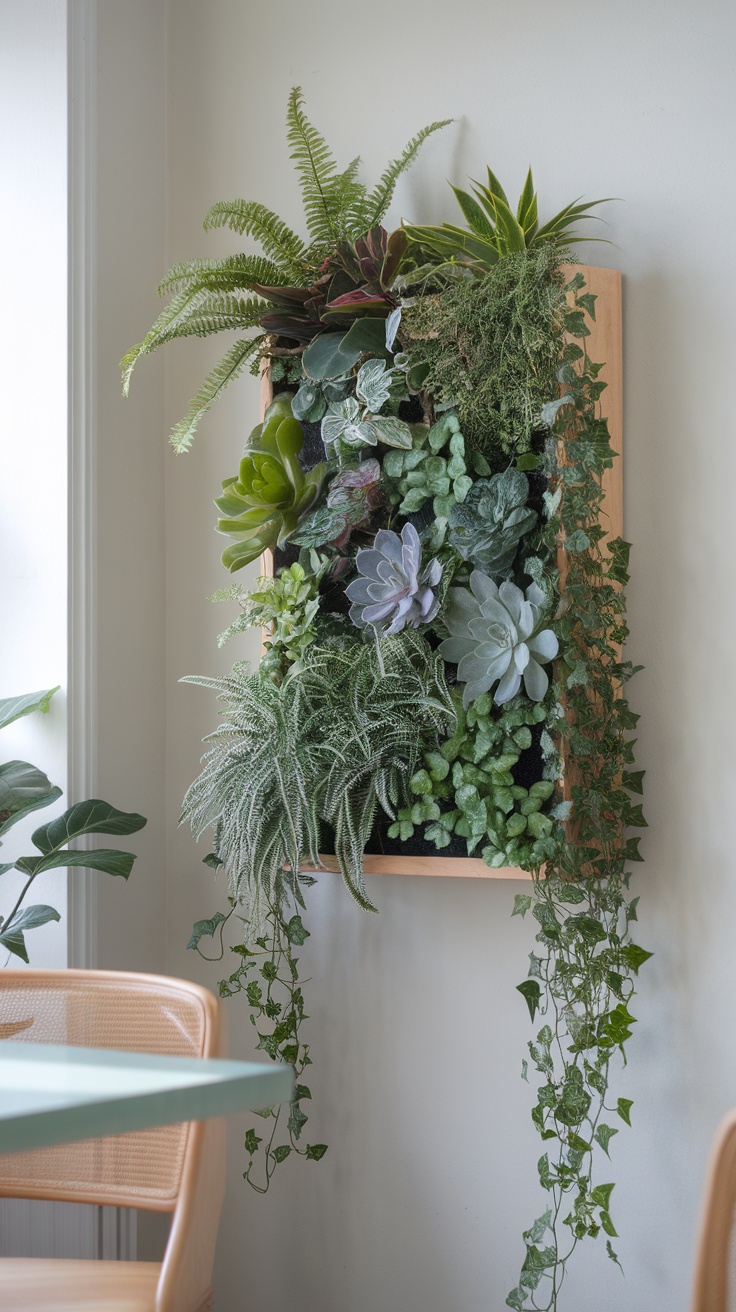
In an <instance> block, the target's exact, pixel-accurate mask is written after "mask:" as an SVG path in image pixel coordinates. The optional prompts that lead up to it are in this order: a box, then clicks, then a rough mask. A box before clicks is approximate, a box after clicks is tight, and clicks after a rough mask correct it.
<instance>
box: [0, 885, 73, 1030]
mask: <svg viewBox="0 0 736 1312" xmlns="http://www.w3.org/2000/svg"><path fill="white" fill-rule="evenodd" d="M50 920H61V916H60V915H59V913H58V911H57V910H56V908H55V907H47V906H43V905H41V904H39V905H37V906H33V907H24V908H23V910H22V911H19V912H18V913H17V914H16V915H15V916H13V919H12V921H11V923H10V928H9V929H1V930H0V944H2V946H3V947H5V948H7V949H8V951H9V952H12V953H13V954H14V955H15V956H16V957H20V959H21V961H25V962H27V961H28V952H27V950H26V942H25V939H24V937H23V934H24V931H26V930H29V929H38V927H39V926H40V925H47V924H48V923H49V921H50ZM21 1028H26V1027H25V1026H22V1027H21Z"/></svg>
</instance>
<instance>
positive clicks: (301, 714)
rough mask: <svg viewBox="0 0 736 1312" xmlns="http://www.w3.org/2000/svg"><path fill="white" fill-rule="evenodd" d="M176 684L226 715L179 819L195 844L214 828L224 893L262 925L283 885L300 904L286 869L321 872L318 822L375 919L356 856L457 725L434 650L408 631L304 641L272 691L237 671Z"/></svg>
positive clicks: (356, 894)
mask: <svg viewBox="0 0 736 1312" xmlns="http://www.w3.org/2000/svg"><path fill="white" fill-rule="evenodd" d="M186 682H190V683H198V684H201V685H202V686H204V687H208V688H212V689H214V690H215V691H216V692H217V693H218V695H219V698H220V700H221V701H222V702H223V703H224V705H225V708H226V710H225V720H224V722H223V723H222V724H221V725H220V727H219V728H218V729H217V730H215V732H214V733H213V734H212V735H210V737H209V738H208V739H207V743H208V751H207V753H206V755H205V757H204V758H203V767H202V772H201V774H200V775H199V778H198V779H196V780H195V782H194V783H193V784H192V786H191V788H190V789H189V791H188V792H187V795H186V797H185V799H184V809H183V819H185V820H187V821H188V822H189V824H190V825H191V827H192V829H193V831H194V833H195V834H196V835H197V836H199V835H200V834H202V833H203V832H204V830H205V829H206V828H207V827H208V826H214V827H215V829H216V832H217V842H218V856H219V857H220V859H221V860H222V862H223V864H224V866H225V869H226V871H227V874H228V879H229V881H230V890H231V894H232V896H233V897H235V898H237V899H238V900H240V901H243V900H245V901H246V903H247V905H248V907H249V908H250V910H251V915H253V914H255V912H254V911H253V908H256V909H257V911H258V915H259V916H260V915H261V914H263V912H264V908H266V907H267V906H269V905H273V899H274V897H277V896H278V889H279V887H280V885H279V884H278V880H279V879H283V878H284V876H288V877H289V878H290V883H289V887H290V888H291V891H292V892H293V893H294V896H296V897H297V898H298V897H300V896H301V894H300V892H299V886H298V879H297V878H296V872H298V870H299V868H300V866H301V865H302V864H304V863H307V862H308V863H309V864H310V865H311V866H319V864H320V862H319V848H320V840H321V837H322V830H323V822H326V823H327V824H329V825H331V826H332V828H333V829H334V832H335V852H336V855H337V857H338V860H339V862H340V869H341V871H342V874H343V877H344V879H345V883H346V885H347V887H348V889H349V891H350V892H351V894H352V895H353V897H354V898H355V900H356V901H357V902H358V903H359V904H360V905H361V906H362V907H364V908H365V909H366V910H372V911H374V910H375V907H374V906H373V903H372V902H371V901H370V899H369V897H368V894H367V891H366V888H365V882H364V878H363V851H364V849H365V846H366V843H367V842H368V839H369V838H370V835H371V831H372V829H373V824H374V821H375V818H376V815H377V813H378V811H379V809H380V810H382V811H384V812H385V814H386V815H388V816H389V817H390V818H392V819H393V818H394V816H395V813H396V808H397V807H398V806H400V805H401V804H402V803H403V802H404V801H405V800H406V796H407V786H408V781H409V779H410V778H411V776H412V774H414V773H415V771H416V770H417V769H418V768H419V766H420V765H421V761H422V756H423V753H424V752H425V751H427V750H431V749H432V748H433V747H435V746H436V745H437V742H438V740H439V739H441V738H442V737H446V736H447V734H448V732H451V730H452V727H453V723H454V720H455V710H454V707H453V703H452V700H451V697H450V693H449V690H448V688H447V684H446V682H445V675H444V664H443V662H442V660H441V658H440V657H439V656H438V655H437V653H436V652H433V651H432V649H431V648H430V647H429V645H428V643H427V642H426V641H425V639H424V638H422V637H421V636H420V635H419V634H417V633H415V632H414V631H413V630H412V631H409V632H406V633H401V634H397V635H396V636H388V637H384V638H382V639H380V641H379V642H378V643H373V642H371V643H362V642H351V643H349V644H348V645H347V646H346V647H345V648H336V647H329V648H325V647H319V646H317V644H314V645H313V646H311V647H309V648H308V649H307V650H306V651H305V653H304V657H303V659H302V660H301V661H300V662H299V663H298V664H297V665H295V666H293V667H292V669H291V670H290V672H289V674H288V675H287V677H286V678H285V679H284V681H283V683H281V684H279V685H277V684H276V683H273V682H272V681H271V680H270V679H267V678H264V677H263V676H262V675H259V674H241V673H240V672H239V667H236V669H235V671H234V672H233V674H232V675H231V676H230V677H229V678H227V679H189V680H186ZM257 918H258V917H257Z"/></svg>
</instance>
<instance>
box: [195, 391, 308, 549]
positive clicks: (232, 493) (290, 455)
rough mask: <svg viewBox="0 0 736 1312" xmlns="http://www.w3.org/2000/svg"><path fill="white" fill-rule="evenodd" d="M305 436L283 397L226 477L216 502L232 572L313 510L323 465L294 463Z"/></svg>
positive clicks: (270, 409)
mask: <svg viewBox="0 0 736 1312" xmlns="http://www.w3.org/2000/svg"><path fill="white" fill-rule="evenodd" d="M303 443H304V432H303V429H302V426H301V424H300V423H299V420H298V419H295V418H294V416H293V414H292V412H291V396H290V395H289V394H288V393H282V394H281V395H279V396H277V397H276V399H275V401H273V402H272V403H271V405H270V406H269V407H268V409H267V411H266V414H265V416H264V420H263V423H262V424H259V425H258V426H257V427H256V428H254V430H253V432H252V433H251V436H250V438H249V440H248V445H247V447H246V449H245V452H244V455H243V458H242V460H241V461H240V468H239V471H238V474H237V475H236V476H235V477H233V478H226V479H225V481H224V483H223V485H222V496H221V497H218V498H217V500H216V501H215V505H216V506H217V509H218V510H219V511H221V512H222V515H223V518H222V519H219V520H218V521H217V530H218V532H219V533H226V534H227V535H228V536H229V537H233V538H235V541H234V542H233V543H232V545H231V546H229V547H227V548H226V549H225V551H224V552H223V553H222V563H223V565H224V566H225V568H226V569H229V570H230V572H231V573H234V572H235V571H236V570H238V569H242V568H243V566H244V565H249V564H250V562H251V561H252V560H255V559H256V558H257V557H258V556H260V555H261V554H262V552H264V551H265V550H267V549H268V548H269V547H281V546H283V545H284V544H285V543H286V542H287V541H288V539H289V537H290V535H291V534H292V533H293V532H294V531H295V529H296V528H297V526H298V525H299V524H300V523H301V521H302V520H303V519H304V517H305V516H306V515H308V514H309V512H310V510H311V509H312V508H313V506H314V504H315V502H316V500H317V498H318V497H319V493H320V489H321V487H322V483H323V481H324V477H325V473H326V468H327V466H326V465H325V464H324V463H320V464H318V465H315V467H314V469H310V470H309V472H308V473H305V472H304V470H303V469H302V467H301V465H300V464H299V453H300V452H301V449H302V445H303Z"/></svg>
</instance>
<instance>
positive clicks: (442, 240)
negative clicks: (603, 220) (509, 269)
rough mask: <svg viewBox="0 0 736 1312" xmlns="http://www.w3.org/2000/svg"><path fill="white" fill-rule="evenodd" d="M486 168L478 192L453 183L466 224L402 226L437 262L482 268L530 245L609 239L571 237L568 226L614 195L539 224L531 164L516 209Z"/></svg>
mask: <svg viewBox="0 0 736 1312" xmlns="http://www.w3.org/2000/svg"><path fill="white" fill-rule="evenodd" d="M487 172H488V183H487V185H486V186H484V185H483V183H481V182H474V183H473V191H474V192H475V196H471V195H470V193H469V192H467V191H462V190H461V188H460V187H453V188H452V190H453V191H454V193H455V197H456V199H457V202H458V204H459V206H460V208H461V210H462V212H463V216H464V218H465V219H466V221H467V224H468V226H467V228H459V227H457V226H456V225H455V224H452V223H443V224H441V225H439V226H436V227H431V226H427V227H419V226H415V225H412V224H404V225H403V226H404V231H405V232H406V234H407V236H408V237H409V239H410V241H412V242H413V243H414V245H415V246H419V247H421V249H422V250H423V251H425V252H426V253H427V255H429V257H430V258H431V259H432V260H433V261H435V262H439V263H443V264H467V265H469V266H470V267H471V268H475V269H477V270H478V271H479V272H481V273H484V272H486V271H487V270H488V269H489V268H491V266H492V265H494V264H497V263H498V261H499V260H500V259H502V257H503V256H504V255H510V254H512V253H513V252H514V251H523V250H527V249H529V247H531V246H538V245H539V244H540V242H543V241H551V242H554V243H555V244H556V245H558V246H569V245H570V244H571V243H572V242H579V241H605V240H606V239H605V238H604V237H603V238H602V237H578V236H573V235H571V232H570V230H571V228H572V227H573V226H574V224H575V223H577V221H578V220H579V219H589V218H595V217H597V216H595V215H591V214H590V213H589V211H590V210H591V209H592V208H593V206H594V205H603V204H604V203H605V201H606V200H610V199H611V198H610V197H603V198H602V199H601V200H591V201H586V202H584V203H583V204H580V203H579V202H578V201H571V202H570V204H569V205H565V207H564V209H561V210H560V212H559V214H555V216H554V218H551V219H549V220H548V221H547V222H546V223H544V224H542V226H541V228H540V226H539V205H538V200H537V193H536V191H535V190H534V179H533V178H532V171H531V169H529V172H528V173H527V175H526V182H525V183H524V187H523V190H522V193H521V196H520V197H519V203H518V205H517V207H516V213H515V214H514V212H513V210H512V209H511V206H510V204H509V200H508V197H507V195H506V192H505V191H504V189H503V187H502V186H501V183H500V182H499V180H498V178H497V177H496V175H495V173H493V172H492V171H491V169H490V168H489V169H488V170H487ZM451 185H452V184H451Z"/></svg>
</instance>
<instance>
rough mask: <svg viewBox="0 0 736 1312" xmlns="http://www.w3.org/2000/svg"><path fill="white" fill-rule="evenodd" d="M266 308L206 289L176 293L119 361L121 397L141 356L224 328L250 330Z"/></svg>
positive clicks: (252, 298)
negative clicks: (121, 375)
mask: <svg viewBox="0 0 736 1312" xmlns="http://www.w3.org/2000/svg"><path fill="white" fill-rule="evenodd" d="M267 308H268V307H267V306H266V303H265V301H262V300H260V299H258V298H257V297H255V296H250V297H245V298H244V297H240V296H231V295H229V294H227V293H226V294H222V293H220V292H213V291H210V289H209V288H207V287H195V288H190V289H189V290H187V291H185V292H180V293H179V295H178V296H175V297H174V299H173V301H171V303H170V305H168V306H167V307H166V309H165V310H164V311H163V313H162V314H160V315H159V317H158V319H157V320H156V322H155V324H154V325H153V327H152V328H151V330H150V332H148V333H147V334H146V336H145V337H144V339H143V341H142V342H139V344H138V345H137V346H134V347H133V349H132V351H129V352H128V354H127V355H125V356H123V359H122V360H121V361H120V367H121V369H122V371H123V395H124V396H127V395H128V391H129V388H130V376H131V374H132V372H133V369H134V368H135V365H136V363H137V361H138V360H139V359H140V357H141V356H142V355H150V354H151V352H152V351H155V350H156V349H157V347H159V346H163V344H164V343H165V342H171V341H173V340H174V339H175V338H177V337H209V335H210V334H211V333H219V332H223V331H224V330H226V329H235V330H236V331H239V330H240V329H243V328H253V327H255V326H256V324H257V323H258V321H259V319H260V318H261V315H262V314H264V313H265V311H266V309H267Z"/></svg>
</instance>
